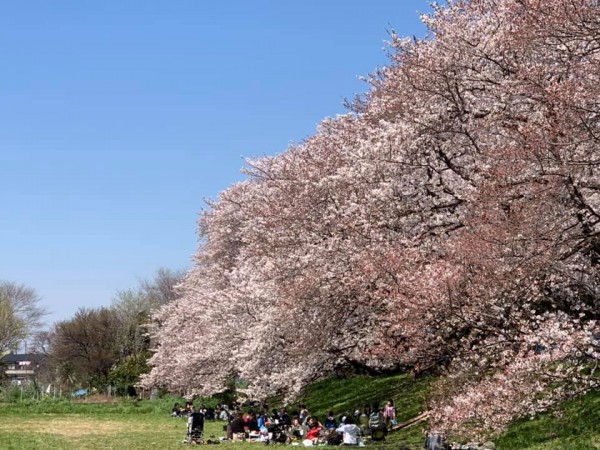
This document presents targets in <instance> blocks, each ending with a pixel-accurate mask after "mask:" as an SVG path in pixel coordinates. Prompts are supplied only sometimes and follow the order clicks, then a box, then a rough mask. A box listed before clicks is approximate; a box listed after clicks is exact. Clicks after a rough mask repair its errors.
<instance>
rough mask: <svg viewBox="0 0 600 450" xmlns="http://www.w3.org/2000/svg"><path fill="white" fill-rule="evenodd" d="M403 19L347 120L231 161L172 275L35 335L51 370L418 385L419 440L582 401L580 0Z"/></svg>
mask: <svg viewBox="0 0 600 450" xmlns="http://www.w3.org/2000/svg"><path fill="white" fill-rule="evenodd" d="M422 20H423V22H424V24H425V25H426V27H427V29H428V34H427V36H426V37H425V38H423V39H417V38H405V37H402V36H399V35H397V34H396V33H394V32H391V33H390V39H391V40H390V42H389V44H388V45H389V47H388V51H389V64H388V65H387V66H386V67H381V68H379V69H378V70H377V71H376V72H375V73H373V74H371V75H370V76H369V77H367V79H366V81H367V82H368V84H369V90H368V92H367V93H365V94H364V95H362V96H358V97H357V98H355V99H354V100H352V101H348V108H349V112H348V113H347V114H344V115H340V116H337V117H333V118H327V119H324V120H323V121H322V122H321V123H320V124H319V126H318V129H317V131H316V133H315V134H314V135H313V136H310V137H308V138H306V139H305V140H304V141H303V142H300V143H297V144H294V145H291V146H290V147H289V148H287V149H286V150H285V151H282V152H281V153H279V154H277V155H274V156H263V157H258V158H255V159H248V160H247V161H246V166H245V168H244V169H243V172H244V173H245V174H246V179H245V180H244V181H242V182H239V183H236V184H234V185H232V186H230V187H229V188H227V189H226V190H224V191H223V192H222V193H221V194H220V195H219V197H218V198H217V199H216V200H214V201H209V202H208V207H207V208H206V209H205V210H204V211H202V213H201V216H200V218H199V221H198V236H199V246H198V250H197V252H196V254H195V255H194V258H193V264H194V265H193V267H192V268H191V269H190V270H189V271H188V272H187V273H186V274H183V273H171V272H168V271H167V272H159V274H158V275H157V278H156V279H155V280H153V281H152V282H146V284H142V286H140V288H139V289H138V290H132V291H128V292H120V293H119V295H118V298H117V299H116V300H115V303H114V304H113V305H112V306H111V307H110V308H99V309H94V310H91V309H85V308H84V309H81V310H80V311H79V312H78V313H77V314H76V315H75V317H74V318H73V319H71V320H67V321H63V322H60V323H58V324H56V325H55V327H54V328H53V330H52V331H51V333H50V335H49V336H48V339H49V342H50V345H49V350H48V351H47V353H48V357H49V361H51V362H54V363H55V364H56V367H58V368H59V373H60V375H61V376H62V377H63V378H64V379H69V377H70V378H71V379H73V378H76V379H81V380H83V379H89V378H93V377H96V378H99V379H101V382H99V384H102V383H105V382H111V380H115V379H119V380H122V385H123V386H131V387H133V386H135V388H140V387H142V388H144V389H153V388H162V389H165V390H167V391H170V392H174V393H178V394H183V395H185V396H186V397H187V398H190V399H192V398H196V397H207V396H211V395H214V394H217V393H221V392H223V391H225V390H227V389H230V388H231V386H232V383H233V384H235V382H242V383H244V386H243V388H239V389H238V391H239V392H241V393H242V394H244V395H245V396H247V397H248V398H252V399H258V400H260V401H265V400H266V399H268V398H271V397H273V396H278V398H282V399H283V400H282V401H283V402H284V403H286V402H288V403H290V402H293V401H295V400H296V399H297V398H298V396H299V395H301V394H302V391H303V389H304V387H305V386H306V385H307V384H309V383H311V382H314V381H316V380H320V379H324V378H327V377H331V376H337V375H346V374H383V373H391V372H399V371H403V372H407V373H410V374H412V376H414V377H415V378H418V377H421V376H424V375H429V374H433V375H436V376H437V377H438V378H437V379H436V382H435V383H434V385H433V388H432V391H431V392H430V395H429V399H428V402H427V404H426V405H425V406H424V407H425V410H426V412H427V413H428V418H429V428H430V429H431V430H439V431H440V432H444V433H455V434H460V435H462V436H468V437H473V438H485V437H488V436H491V435H494V434H497V433H501V432H502V431H504V430H506V428H507V427H508V425H509V424H510V423H512V422H513V421H515V420H516V419H519V418H523V417H529V416H533V415H535V414H537V413H539V412H541V411H545V410H547V409H548V408H551V407H553V406H555V405H557V404H558V403H560V402H563V401H565V400H568V399H571V398H574V397H578V396H581V395H583V394H585V393H586V392H589V391H591V390H595V389H598V388H599V387H600V377H599V376H598V372H597V363H598V359H599V357H600V324H599V322H598V321H599V319H600V303H599V301H598V296H599V295H600V5H599V4H598V1H597V0H544V1H541V0H454V1H450V2H448V3H447V4H444V5H433V12H432V13H431V14H426V15H423V16H422ZM290 107H292V106H291V105H290ZM3 286H5V285H3ZM2 292H3V291H0V294H1V295H2V296H0V318H3V317H4V316H5V315H6V316H7V317H8V315H9V313H10V310H9V309H8V307H9V306H10V303H8V302H7V301H6V300H5V295H4V294H3V293H2ZM7 305H8V306H7ZM32 311H33V312H34V313H35V314H33V316H31V317H32V321H37V320H38V319H39V315H36V314H39V313H40V312H41V311H38V310H37V309H35V308H34V309H33V310H32ZM10 317H14V314H13V315H11V316H10ZM3 320H4V319H2V320H0V333H1V332H2V327H1V326H2V325H3V323H1V322H2V321H3ZM7 323H8V322H7ZM20 333H24V332H21V331H20ZM21 335H23V336H25V335H24V334H21ZM0 336H3V334H2V335H0ZM90 336H92V337H91V339H90ZM85 339H89V342H88V341H86V342H84V340H85ZM5 340H6V339H5ZM2 345H6V344H5V343H4V342H3V341H2V340H1V339H0V349H1V348H2V347H1V346H2ZM82 349H85V350H84V351H83V350H82ZM82 352H83V353H82ZM76 361H81V363H80V364H75V363H74V362H76ZM118 368H120V371H119V370H117V369H118ZM111 377H112V378H111ZM119 377H120V378H119ZM382 406H383V405H382ZM391 406H392V407H393V403H392V405H391ZM398 407H401V406H398ZM321 419H322V420H323V419H325V418H321ZM388 425H389V421H388ZM336 426H339V424H336Z"/></svg>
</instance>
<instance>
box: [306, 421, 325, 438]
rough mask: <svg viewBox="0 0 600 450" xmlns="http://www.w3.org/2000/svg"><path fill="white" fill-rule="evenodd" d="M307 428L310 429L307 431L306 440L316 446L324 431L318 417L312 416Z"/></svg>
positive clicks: (307, 422)
mask: <svg viewBox="0 0 600 450" xmlns="http://www.w3.org/2000/svg"><path fill="white" fill-rule="evenodd" d="M306 426H307V427H308V429H307V430H306V439H310V440H311V441H313V444H316V443H317V440H318V439H319V436H320V435H321V431H322V430H323V425H321V422H319V420H318V419H317V417H316V416H310V417H309V418H308V420H307V421H306Z"/></svg>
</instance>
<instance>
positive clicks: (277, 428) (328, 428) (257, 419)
mask: <svg viewBox="0 0 600 450" xmlns="http://www.w3.org/2000/svg"><path fill="white" fill-rule="evenodd" d="M395 423H396V410H395V407H394V402H393V401H392V400H388V402H387V403H386V405H385V407H383V408H380V405H379V403H375V404H373V406H372V407H371V405H365V406H364V408H363V409H362V410H360V409H357V410H356V411H355V412H354V414H341V415H339V416H337V417H336V416H335V414H334V412H333V411H330V412H329V414H328V416H327V418H326V419H325V421H324V422H323V423H321V422H320V421H319V419H318V418H317V417H316V416H314V415H311V414H310V413H309V411H308V410H307V409H306V406H305V405H300V411H299V412H297V413H295V414H294V415H289V414H288V413H287V410H286V409H285V408H284V409H282V410H281V411H277V410H273V412H272V414H269V415H267V414H266V413H265V412H264V411H261V412H260V413H259V414H258V415H257V414H256V413H255V412H254V411H252V410H250V411H249V412H248V413H246V414H241V413H240V414H236V415H235V416H234V417H233V420H231V421H230V422H229V424H228V426H227V438H228V439H230V440H233V441H237V440H245V439H252V440H260V441H263V442H266V443H268V442H269V441H273V442H281V443H292V442H294V441H296V442H302V443H303V444H304V445H305V446H311V445H319V444H330V445H346V446H360V445H364V438H365V437H367V438H369V439H371V440H384V439H385V437H386V436H387V433H388V431H389V430H390V429H391V427H392V426H393V425H394V424H395Z"/></svg>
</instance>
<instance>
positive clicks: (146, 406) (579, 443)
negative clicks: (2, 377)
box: [0, 375, 600, 450]
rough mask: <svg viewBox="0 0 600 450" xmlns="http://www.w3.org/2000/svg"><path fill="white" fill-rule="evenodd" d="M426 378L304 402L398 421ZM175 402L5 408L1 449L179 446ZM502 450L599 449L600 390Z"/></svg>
mask: <svg viewBox="0 0 600 450" xmlns="http://www.w3.org/2000/svg"><path fill="white" fill-rule="evenodd" d="M427 390H428V380H418V381H414V380H411V379H409V378H408V377H407V376H406V375H394V376H382V377H376V378H372V377H355V378H349V379H344V380H333V379H332V380H326V381H322V382H319V383H315V384H313V385H311V386H309V388H308V389H307V393H306V395H305V397H304V398H303V399H302V400H303V401H304V402H305V403H306V404H307V405H308V406H309V408H310V410H311V413H315V414H317V415H318V416H319V417H324V416H325V415H326V413H327V411H329V410H330V409H333V410H334V411H335V412H336V413H343V412H351V411H353V410H354V409H355V408H357V407H362V405H364V404H365V403H372V402H373V401H382V402H383V401H385V400H386V399H388V398H393V399H394V401H395V403H396V404H397V405H398V415H399V417H398V418H399V421H401V422H402V421H404V420H407V419H409V418H411V417H414V416H416V415H417V414H418V413H419V412H421V411H422V410H423V408H424V404H423V401H424V398H425V396H426V394H427ZM174 401H175V399H165V400H160V401H154V402H151V401H143V402H133V401H123V402H119V403H109V404H82V403H71V402H68V401H41V402H19V403H4V404H0V449H6V450H12V449H14V450H30V449H73V450H79V449H83V450H86V449H128V450H137V449H139V450H141V449H144V450H146V449H177V448H179V449H181V448H186V446H185V445H183V444H182V443H181V441H182V439H183V438H184V437H185V430H186V423H185V420H183V419H178V418H172V417H169V411H170V409H171V406H172V405H173V402H174ZM426 426H427V425H426V424H424V423H421V424H418V425H416V426H414V427H413V428H410V429H408V430H404V431H401V432H398V433H393V434H391V435H390V436H389V438H388V440H387V442H386V444H385V445H384V446H378V447H375V446H371V447H370V448H389V449H399V448H401V447H402V446H406V447H407V448H410V449H415V450H416V449H420V448H422V444H423V434H422V432H423V429H424V428H426ZM223 434H224V433H223V430H222V423H221V422H212V423H207V425H206V428H205V435H206V438H210V437H211V436H215V437H218V436H222V435H223ZM494 440H495V442H496V443H497V444H498V448H499V449H504V450H550V449H552V450H561V449H562V450H591V449H600V393H599V392H595V393H591V394H588V395H587V396H585V397H584V398H582V399H580V400H577V401H573V402H569V403H567V404H565V405H563V407H561V408H560V410H559V411H558V412H557V413H553V414H546V415H543V416H541V417H539V418H537V419H535V420H525V421H522V422H519V423H517V424H515V425H513V426H512V427H511V429H510V430H509V431H508V432H507V433H505V434H504V435H503V436H500V437H497V438H496V439H494ZM257 446H261V447H262V445H261V444H258V443H246V444H239V443H237V444H233V443H222V444H220V445H219V446H218V447H216V448H221V449H223V450H225V449H233V448H236V449H247V448H257Z"/></svg>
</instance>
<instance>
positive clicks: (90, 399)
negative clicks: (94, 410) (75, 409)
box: [73, 394, 117, 403]
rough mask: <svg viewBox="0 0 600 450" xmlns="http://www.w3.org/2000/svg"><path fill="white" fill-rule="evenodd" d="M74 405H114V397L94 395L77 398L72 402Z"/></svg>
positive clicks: (115, 400) (115, 399)
mask: <svg viewBox="0 0 600 450" xmlns="http://www.w3.org/2000/svg"><path fill="white" fill-rule="evenodd" d="M73 402H74V403H116V402H117V398H116V397H109V396H108V395H103V394H95V395H89V396H87V397H83V398H79V399H77V400H73Z"/></svg>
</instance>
